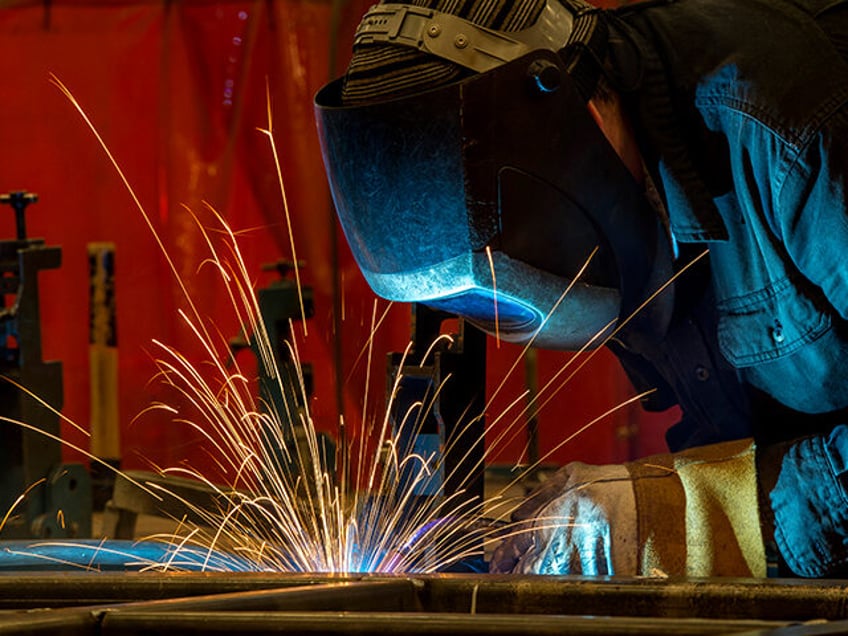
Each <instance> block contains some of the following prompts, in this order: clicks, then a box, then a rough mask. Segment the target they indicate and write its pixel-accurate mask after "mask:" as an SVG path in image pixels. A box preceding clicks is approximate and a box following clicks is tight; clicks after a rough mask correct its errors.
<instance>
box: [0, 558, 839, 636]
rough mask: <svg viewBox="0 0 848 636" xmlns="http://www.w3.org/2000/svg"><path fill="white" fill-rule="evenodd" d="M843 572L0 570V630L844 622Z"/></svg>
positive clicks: (655, 628)
mask: <svg viewBox="0 0 848 636" xmlns="http://www.w3.org/2000/svg"><path fill="white" fill-rule="evenodd" d="M846 618H848V582H842V581H816V580H789V579H644V578H632V579H631V578H621V579H618V578H615V577H611V578H592V577H546V576H525V575H476V574H475V575H471V574H436V575H422V576H412V577H410V576H404V575H396V576H386V575H379V576H378V575H336V576H332V575H318V574H300V575H289V574H274V573H259V574H257V573H215V574H211V573H202V572H196V573H169V574H162V573H153V572H130V573H102V574H100V573H94V572H60V573H46V572H42V573H26V572H24V573H21V572H12V571H8V572H3V573H0V635H2V634H11V633H15V634H92V635H95V634H96V635H98V636H109V635H115V636H117V635H121V636H124V635H129V634H218V633H231V634H232V633H238V634H276V633H286V634H318V633H321V634H375V633H381V634H533V635H543V634H555V633H570V634H675V635H678V636H679V635H685V634H693V635H694V634H743V635H746V636H755V635H764V634H774V635H784V636H791V635H810V636H811V635H813V634H839V633H843V634H844V633H848V620H846Z"/></svg>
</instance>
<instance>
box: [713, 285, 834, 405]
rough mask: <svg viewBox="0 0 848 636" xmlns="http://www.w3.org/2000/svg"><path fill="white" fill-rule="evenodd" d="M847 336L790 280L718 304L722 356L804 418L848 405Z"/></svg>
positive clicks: (754, 383) (757, 385)
mask: <svg viewBox="0 0 848 636" xmlns="http://www.w3.org/2000/svg"><path fill="white" fill-rule="evenodd" d="M846 331H848V330H847V329H846V325H845V323H844V322H843V321H842V320H841V319H839V318H836V319H835V321H834V319H832V318H831V315H830V314H828V313H826V312H823V311H821V310H820V308H819V307H818V306H817V305H816V303H815V302H814V301H813V300H812V299H810V298H808V297H805V296H802V295H800V294H799V293H798V292H797V290H796V288H795V287H794V286H792V285H791V283H790V282H789V281H788V280H782V281H780V282H778V283H777V284H775V285H773V286H772V287H770V288H768V289H765V290H760V291H758V292H755V293H753V294H749V295H747V296H744V297H737V298H731V299H728V300H725V301H722V302H721V303H719V324H718V342H719V348H720V350H721V353H722V355H724V357H725V358H726V359H727V360H728V362H730V363H731V364H732V365H733V366H735V367H736V368H737V369H739V370H740V374H741V376H742V378H743V379H744V380H746V381H747V382H749V383H750V384H752V385H753V386H755V387H757V388H759V389H760V390H762V391H765V392H766V393H768V394H769V395H771V396H772V397H774V398H775V399H777V400H779V401H780V402H782V403H783V404H785V405H786V406H789V407H790V408H792V409H795V410H797V411H801V412H804V413H824V412H827V411H832V410H835V409H840V408H845V407H846V406H848V386H846V385H848V383H846V382H844V377H843V374H844V371H843V367H844V364H845V360H846V359H848V337H846V336H848V334H846Z"/></svg>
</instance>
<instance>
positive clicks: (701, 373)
mask: <svg viewBox="0 0 848 636" xmlns="http://www.w3.org/2000/svg"><path fill="white" fill-rule="evenodd" d="M695 377H696V378H697V379H698V381H699V382H706V381H707V380H709V379H710V370H709V369H708V368H707V367H702V366H700V365H698V366H697V367H695Z"/></svg>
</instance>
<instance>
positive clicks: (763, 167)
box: [612, 0, 848, 576]
mask: <svg viewBox="0 0 848 636" xmlns="http://www.w3.org/2000/svg"><path fill="white" fill-rule="evenodd" d="M614 15H615V16H616V18H617V19H614V22H613V25H614V33H615V34H616V35H617V36H618V37H616V38H613V50H612V53H613V56H614V57H613V59H614V60H617V62H618V64H619V67H620V69H619V70H620V73H621V77H620V81H621V84H622V86H624V87H625V89H626V88H627V87H628V86H629V87H630V88H631V89H632V90H625V102H626V104H627V105H628V106H629V110H630V112H631V113H633V114H634V119H635V121H634V125H635V128H636V134H637V137H638V140H639V143H640V147H641V149H642V151H643V154H644V156H645V158H646V161H647V163H648V169H649V171H650V172H651V173H652V176H653V178H654V181H655V182H656V183H657V185H658V187H659V188H660V189H661V194H662V197H663V199H664V202H665V204H666V207H667V210H668V214H669V217H670V224H671V230H672V232H673V234H674V237H675V238H676V240H677V241H678V242H679V243H680V244H681V245H684V246H685V245H690V246H695V245H700V246H705V247H708V248H709V285H708V287H705V288H704V290H703V295H702V296H700V297H699V300H698V302H696V303H693V304H691V305H690V306H689V307H688V308H687V309H686V311H685V312H684V314H685V315H686V318H685V319H679V320H678V321H677V323H676V327H675V328H676V329H677V330H678V331H679V335H678V337H677V340H678V341H680V342H682V343H685V345H682V346H683V353H678V354H677V357H678V358H679V357H681V356H682V357H683V358H685V357H686V356H687V355H689V354H690V353H692V351H695V352H696V353H697V350H698V348H700V349H704V350H705V351H706V352H707V354H704V355H706V356H707V357H708V358H709V360H710V361H711V362H712V367H710V366H709V365H707V366H704V365H701V367H700V368H701V369H702V373H701V375H700V376H697V374H688V375H687V373H681V369H682V368H683V367H681V366H680V365H679V363H674V364H670V363H669V361H670V360H671V361H672V362H674V361H673V360H672V358H673V357H674V354H673V353H672V352H671V351H670V348H671V347H673V345H674V343H670V344H669V343H664V345H663V346H661V347H659V349H658V351H653V352H651V353H646V352H643V353H642V355H641V357H642V358H644V359H646V360H648V361H649V362H650V364H649V365H647V366H645V365H642V366H641V367H639V365H634V364H630V365H628V356H630V357H631V358H632V357H633V356H634V354H633V353H632V352H629V351H628V352H619V353H621V354H622V362H623V363H624V364H625V368H628V370H630V371H631V375H632V376H635V377H637V378H638V377H640V375H641V376H644V375H645V373H648V374H649V372H646V371H645V369H646V368H653V370H654V371H655V372H656V373H657V374H658V375H659V376H660V377H661V378H662V379H663V380H664V381H665V383H666V388H670V389H671V391H672V392H673V393H675V394H676V396H677V398H678V401H679V402H680V404H681V406H682V408H683V413H684V422H685V420H686V418H687V417H688V418H689V419H690V422H689V429H688V430H686V431H684V432H685V435H683V436H682V437H681V436H680V434H678V437H679V442H678V443H679V444H680V445H684V446H685V445H691V443H692V442H693V441H694V442H696V443H701V442H703V441H719V440H720V439H721V438H722V437H727V438H729V437H734V436H740V435H744V434H745V433H746V425H750V427H751V429H750V430H751V432H753V433H755V434H757V435H758V436H759V437H760V438H761V439H769V437H770V435H769V432H770V429H773V428H775V427H778V425H781V426H785V428H786V430H784V431H782V432H781V434H780V435H779V437H783V438H789V439H792V438H795V439H797V440H798V441H797V442H794V443H790V444H789V446H787V448H788V451H787V452H786V453H785V454H784V455H783V456H782V459H781V460H780V462H781V465H780V466H777V467H775V468H774V470H775V472H776V473H779V475H780V477H779V478H777V479H776V484H775V485H774V486H773V490H772V491H771V492H770V493H769V496H770V503H771V506H772V508H773V513H774V524H775V537H776V539H777V542H778V545H779V548H780V549H781V553H782V554H783V556H784V558H785V559H786V560H787V563H788V564H789V566H790V567H791V568H792V569H793V571H795V572H796V573H798V574H801V575H805V576H824V575H834V574H837V573H843V570H844V569H845V566H846V564H848V495H846V491H845V482H844V480H845V479H846V475H848V471H847V470H846V462H845V461H844V460H843V459H842V458H843V457H848V428H846V427H845V426H842V424H843V423H848V416H846V414H848V192H846V188H848V62H847V61H846V60H848V2H840V1H836V2H833V1H827V0H794V1H792V0H680V1H679V2H663V3H653V4H650V3H649V4H645V5H639V4H636V5H632V6H630V7H626V8H624V9H622V10H619V11H618V12H617V13H616V14H614ZM637 50H638V51H639V55H638V56H636V57H634V56H633V53H634V51H637ZM634 59H635V60H637V61H635V62H634ZM684 252H685V250H684ZM685 284H686V280H685V279H681V280H680V281H679V284H678V287H681V286H683V285H685ZM705 299H706V302H705ZM687 325H688V330H687ZM692 325H694V326H695V328H693V327H692ZM692 333H696V334H698V336H699V340H698V342H697V343H694V344H693V342H694V340H693V339H692V338H691V337H690V336H691V335H692ZM687 334H688V335H687ZM672 335H674V330H672ZM629 361H630V362H633V360H629ZM637 367H639V368H638V369H637ZM634 369H636V371H634ZM639 369H641V374H640V371H639ZM704 372H706V375H707V377H708V378H709V377H710V376H709V372H712V373H714V374H715V379H716V381H718V382H719V385H716V386H714V387H713V389H712V390H709V389H708V388H707V386H706V384H707V383H706V382H704V380H705V378H704V374H705V373H704ZM696 378H697V379H696ZM643 380H646V378H644V377H643ZM699 380H700V381H701V383H702V384H703V385H704V386H702V387H696V388H695V389H692V387H693V386H694V385H697V383H698V381H699ZM716 390H721V391H723V393H724V395H726V396H727V397H726V398H725V399H724V400H723V401H722V400H721V399H720V400H719V404H715V403H714V402H712V401H713V400H714V398H715V391H716ZM687 391H688V393H687ZM705 401H706V403H707V405H706V406H704V404H703V403H704V402H705ZM693 409H694V410H695V411H697V410H698V409H701V410H703V411H704V413H705V414H706V415H705V416H699V415H698V413H697V412H696V414H695V416H694V417H692V415H691V412H692V411H693ZM710 410H711V411H712V415H713V416H714V421H709V418H710V413H709V412H708V411H710ZM716 420H717V421H716ZM693 422H694V424H695V425H694V426H693ZM783 422H786V423H787V424H781V423H783ZM705 427H706V429H709V430H710V432H709V434H707V435H703V434H702V435H701V437H698V431H699V430H703V429H704V428H705ZM823 429H824V430H828V433H827V434H824V435H819V436H815V437H813V435H814V434H819V433H820V432H821V431H822V430H823ZM679 430H680V429H678V431H679ZM801 438H805V439H803V440H802V439H801ZM670 441H671V440H670ZM822 471H824V473H826V475H822V474H821V473H822ZM834 492H838V495H839V496H835V495H834ZM799 515H801V516H802V517H803V520H802V522H800V523H799V521H798V520H799V519H800V518H801V517H799Z"/></svg>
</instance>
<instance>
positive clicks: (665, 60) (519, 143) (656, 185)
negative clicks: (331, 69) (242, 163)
mask: <svg viewBox="0 0 848 636" xmlns="http://www.w3.org/2000/svg"><path fill="white" fill-rule="evenodd" d="M315 112H316V118H317V124H318V131H319V136H320V139H321V144H322V152H323V156H324V160H325V166H326V171H327V175H328V179H329V183H330V186H331V189H332V193H333V198H334V202H335V206H336V210H337V212H338V216H339V219H340V222H341V225H342V227H343V229H344V231H345V234H346V237H347V240H348V242H349V244H350V247H351V249H352V251H353V254H354V256H355V258H356V260H357V262H358V265H359V267H360V268H361V270H362V272H363V274H364V276H365V278H366V279H367V280H368V282H369V284H370V286H371V287H372V288H373V289H374V291H375V292H376V293H377V294H379V295H380V296H383V297H385V298H388V299H392V300H395V301H404V302H411V303H421V304H424V305H426V306H429V307H432V308H435V309H438V310H444V311H448V312H451V313H452V314H456V315H459V316H461V317H463V318H465V319H467V320H468V321H470V322H471V323H473V324H474V325H476V326H478V327H480V328H482V329H483V330H485V331H487V332H490V333H494V332H495V330H497V331H498V336H499V337H500V338H501V339H504V340H508V341H511V342H517V343H528V342H529V343H532V345H533V346H535V347H541V348H551V349H565V350H576V349H579V348H581V347H590V348H597V347H607V348H609V349H610V350H611V351H612V352H613V353H614V354H615V356H616V357H617V359H618V360H619V361H620V363H621V365H622V367H623V368H624V370H625V371H626V373H627V376H628V377H629V379H630V380H631V382H632V384H633V386H634V388H635V389H636V390H638V391H651V392H650V393H649V394H648V395H647V397H646V398H645V399H644V400H643V404H642V406H643V407H644V408H645V409H648V410H652V411H662V410H665V409H668V408H670V407H672V406H674V405H678V406H679V407H680V412H681V414H682V416H681V419H680V421H679V423H677V424H676V425H674V426H672V427H671V428H670V429H669V430H668V431H667V434H666V442H667V446H668V453H667V454H663V455H659V456H652V457H646V458H643V459H639V460H635V461H632V462H629V463H626V464H620V465H589V464H585V463H580V462H575V463H570V464H567V465H565V466H563V467H562V468H560V469H559V470H558V471H557V472H556V473H555V474H554V475H553V476H552V477H551V478H550V479H548V480H547V481H546V482H545V483H544V484H543V485H542V486H541V487H540V488H539V489H538V490H536V491H535V492H532V493H530V494H529V496H528V497H527V499H526V501H525V502H524V504H523V505H522V506H521V507H520V508H519V509H518V510H517V511H516V513H515V515H514V516H515V519H516V520H524V521H526V522H527V524H528V527H530V528H532V530H531V531H528V532H526V533H518V534H516V535H515V536H513V537H511V538H508V539H505V540H504V541H503V543H502V544H501V545H500V546H499V547H498V548H497V550H496V551H495V553H494V554H493V555H492V558H491V560H490V563H489V568H490V570H491V571H493V572H521V573H545V574H615V575H636V574H639V575H652V574H656V573H663V574H668V575H689V576H725V575H727V576H755V577H759V576H766V575H767V574H768V573H773V572H775V571H776V572H778V573H779V574H781V575H787V576H793V575H794V576H801V577H840V576H842V575H843V574H846V573H847V572H848V569H847V568H846V563H848V507H847V506H846V504H845V502H846V501H848V493H846V490H845V481H844V473H845V472H846V465H848V427H846V424H848V417H847V416H846V413H848V409H846V407H848V370H846V365H845V364H844V361H845V360H846V359H848V323H846V320H848V264H846V260H845V258H844V254H845V253H846V249H848V214H846V212H847V211H848V210H846V208H848V195H846V180H848V3H846V2H845V1H839V0H838V1H836V2H833V1H832V0H747V1H746V2H742V3H740V2H738V1H736V0H661V1H650V0H648V1H646V2H639V3H636V4H630V5H627V6H623V7H621V8H617V9H602V8H599V7H597V6H594V5H590V4H587V3H585V2H583V0H517V1H515V2H506V1H505V0H469V1H467V2H461V3H459V2H452V1H449V0H422V1H421V2H417V3H416V4H414V5H412V4H409V5H407V4H390V3H382V4H376V5H374V6H373V7H371V9H369V11H368V12H367V13H366V15H364V16H363V18H362V21H361V23H360V25H359V27H358V29H357V31H356V33H355V39H354V47H353V55H352V59H351V62H350V64H349V66H348V68H347V71H346V72H345V74H344V75H343V76H342V77H341V78H339V79H337V80H335V81H333V82H331V83H330V84H328V85H327V86H325V87H324V88H323V89H322V90H321V91H320V92H319V93H318V95H317V96H316V104H315ZM492 271H494V272H496V274H497V278H496V281H497V287H495V283H494V282H493V276H492ZM551 519H557V520H558V522H557V523H551V522H550V520H551Z"/></svg>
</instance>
